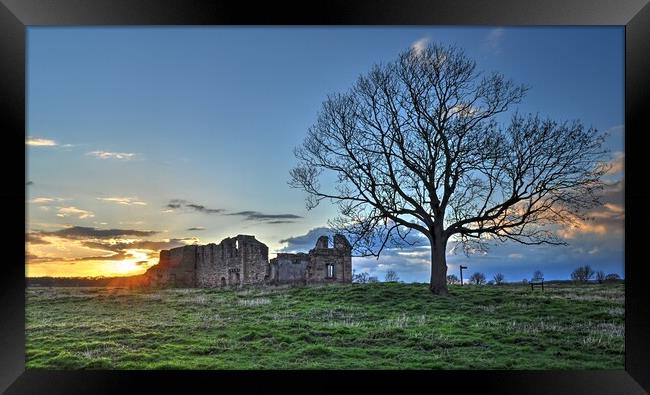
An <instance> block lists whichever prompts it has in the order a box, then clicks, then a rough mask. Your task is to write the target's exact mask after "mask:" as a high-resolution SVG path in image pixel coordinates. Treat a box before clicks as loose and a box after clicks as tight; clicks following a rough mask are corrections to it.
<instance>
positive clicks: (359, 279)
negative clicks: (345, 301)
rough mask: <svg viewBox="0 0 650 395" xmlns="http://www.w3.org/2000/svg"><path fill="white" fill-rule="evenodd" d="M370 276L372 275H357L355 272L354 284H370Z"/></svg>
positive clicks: (353, 276)
mask: <svg viewBox="0 0 650 395" xmlns="http://www.w3.org/2000/svg"><path fill="white" fill-rule="evenodd" d="M369 276H370V275H369V274H368V273H367V272H361V273H356V272H354V271H353V273H352V282H354V283H359V284H366V283H368V277H369Z"/></svg>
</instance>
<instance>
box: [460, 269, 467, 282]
mask: <svg viewBox="0 0 650 395" xmlns="http://www.w3.org/2000/svg"><path fill="white" fill-rule="evenodd" d="M463 269H467V266H463V265H460V286H461V287H462V286H463Z"/></svg>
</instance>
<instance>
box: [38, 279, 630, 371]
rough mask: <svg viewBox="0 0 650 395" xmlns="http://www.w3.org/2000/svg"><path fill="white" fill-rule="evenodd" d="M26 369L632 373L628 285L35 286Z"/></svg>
mask: <svg viewBox="0 0 650 395" xmlns="http://www.w3.org/2000/svg"><path fill="white" fill-rule="evenodd" d="M26 292H27V301H26V359H27V361H26V363H27V368H28V369H322V368H330V369H623V367H624V289H623V284H620V283H619V284H585V285H572V284H548V285H547V286H546V287H545V290H544V291H541V289H538V288H536V289H535V290H534V291H533V290H531V289H530V287H528V286H524V285H501V286H490V285H485V286H463V287H461V286H458V285H452V286H450V295H449V296H448V297H434V296H432V295H431V294H430V293H429V291H428V289H427V285H426V284H402V283H374V284H346V285H327V286H324V285H322V286H313V287H283V288H245V289H231V290H218V289H128V288H109V287H85V288H82V287H28V288H27V290H26Z"/></svg>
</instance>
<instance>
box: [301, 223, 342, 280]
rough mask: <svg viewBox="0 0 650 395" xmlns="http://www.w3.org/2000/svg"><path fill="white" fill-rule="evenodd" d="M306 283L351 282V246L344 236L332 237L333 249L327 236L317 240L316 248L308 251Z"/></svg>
mask: <svg viewBox="0 0 650 395" xmlns="http://www.w3.org/2000/svg"><path fill="white" fill-rule="evenodd" d="M306 282H307V283H323V282H325V283H327V282H337V283H351V282H352V246H351V245H350V243H349V242H348V239H346V238H345V236H343V235H341V234H336V235H334V247H333V248H329V238H328V237H327V236H321V237H319V238H318V240H317V241H316V247H315V248H313V249H311V250H309V265H308V267H307V277H306Z"/></svg>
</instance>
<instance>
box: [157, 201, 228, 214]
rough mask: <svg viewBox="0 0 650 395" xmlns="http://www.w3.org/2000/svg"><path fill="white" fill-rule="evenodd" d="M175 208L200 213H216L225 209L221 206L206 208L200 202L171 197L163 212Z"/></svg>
mask: <svg viewBox="0 0 650 395" xmlns="http://www.w3.org/2000/svg"><path fill="white" fill-rule="evenodd" d="M176 209H186V210H189V211H198V212H200V213H205V214H217V213H221V212H223V211H225V210H224V209H221V208H208V207H206V206H204V205H202V204H196V203H191V202H188V201H187V200H183V199H172V200H170V201H169V203H168V204H167V206H166V210H165V211H164V212H169V211H168V210H176Z"/></svg>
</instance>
